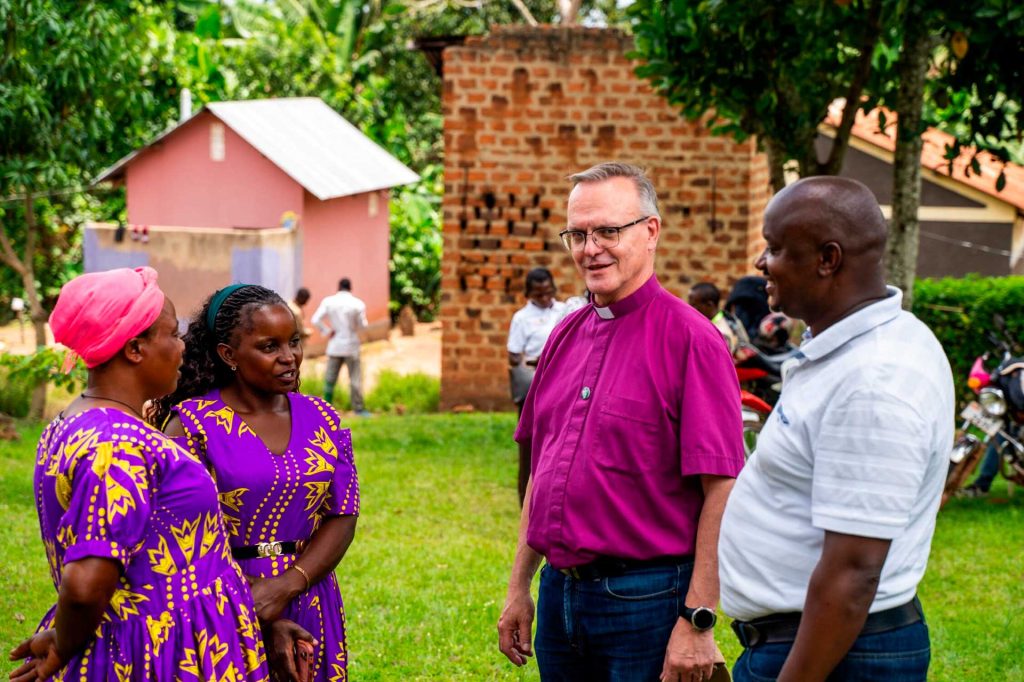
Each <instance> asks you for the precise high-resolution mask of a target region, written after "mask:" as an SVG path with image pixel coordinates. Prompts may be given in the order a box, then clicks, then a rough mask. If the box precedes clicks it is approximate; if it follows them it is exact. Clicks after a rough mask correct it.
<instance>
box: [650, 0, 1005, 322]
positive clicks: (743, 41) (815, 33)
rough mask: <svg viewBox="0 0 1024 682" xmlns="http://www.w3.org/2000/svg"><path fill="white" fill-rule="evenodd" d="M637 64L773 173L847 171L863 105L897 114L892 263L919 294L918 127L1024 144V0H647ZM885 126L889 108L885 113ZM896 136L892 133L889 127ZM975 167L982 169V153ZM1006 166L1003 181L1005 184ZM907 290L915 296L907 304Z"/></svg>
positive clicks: (780, 180) (690, 112)
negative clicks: (826, 138) (748, 146)
mask: <svg viewBox="0 0 1024 682" xmlns="http://www.w3.org/2000/svg"><path fill="white" fill-rule="evenodd" d="M630 12H631V16H632V17H633V19H634V21H635V26H634V32H635V35H636V56H637V57H639V58H640V59H642V60H643V62H644V63H643V65H642V66H640V67H639V68H638V70H637V72H638V74H640V75H641V76H643V77H645V78H648V79H649V80H650V81H651V83H652V84H653V85H654V87H655V88H656V89H657V90H658V91H660V92H661V93H663V94H664V95H665V96H666V97H667V98H668V100H669V101H670V102H671V103H673V104H675V105H677V106H678V107H679V108H680V109H681V111H682V112H683V113H684V114H685V115H686V116H688V117H690V118H691V119H694V118H700V117H705V118H706V120H707V123H708V125H709V127H710V128H711V130H712V131H713V132H715V133H717V134H724V135H730V136H732V137H734V138H736V139H739V140H742V139H744V138H746V137H749V136H751V135H755V136H757V139H758V142H759V144H760V145H761V147H762V148H763V149H764V150H765V151H766V152H767V155H768V159H769V167H770V170H771V179H772V185H773V187H774V188H775V189H776V190H777V189H779V188H781V187H782V186H784V184H785V176H784V173H783V169H784V168H785V167H786V166H787V164H791V165H792V166H793V167H795V169H796V170H797V171H798V173H799V174H800V175H819V174H837V173H838V172H839V170H840V169H841V167H842V160H843V155H844V153H845V150H846V148H847V145H848V140H849V135H850V130H851V126H852V124H853V122H854V120H855V115H856V112H857V110H858V109H864V110H870V109H873V108H875V107H877V106H887V107H889V108H890V109H891V110H893V111H894V112H895V113H896V114H897V117H898V119H899V124H898V127H897V131H896V138H897V150H896V155H895V159H894V187H893V190H894V192H893V193H894V199H893V220H892V226H893V237H892V238H891V239H890V251H889V254H888V256H889V266H890V275H891V277H892V278H893V279H894V281H896V282H897V283H898V284H899V285H900V286H901V287H902V288H903V289H904V291H905V292H906V293H908V294H909V292H910V290H911V285H912V283H913V277H914V264H915V262H916V254H917V237H918V233H917V217H916V216H917V206H918V201H919V193H920V167H919V166H920V161H919V159H920V151H921V147H920V136H921V134H922V133H923V132H924V130H925V129H926V128H927V127H928V126H929V125H939V126H941V127H942V128H943V129H944V130H946V131H947V132H949V133H951V134H952V135H953V136H954V138H955V142H954V143H953V144H952V145H951V147H950V149H949V150H947V157H948V158H949V159H950V163H951V164H952V159H954V158H956V157H957V156H958V155H959V153H960V151H961V148H962V147H963V146H967V145H970V146H971V148H972V149H973V151H974V153H975V154H977V153H981V152H986V151H987V152H991V153H992V154H993V155H995V157H996V158H997V159H1001V160H1002V161H1004V162H1006V161H1009V160H1011V159H1013V158H1014V155H1015V153H1018V152H1019V150H1020V148H1021V135H1022V130H1021V128H1020V126H1019V125H1018V118H1019V116H1018V114H1019V112H1020V106H1021V103H1022V102H1024V79H1022V78H1021V75H1022V74H1021V70H1022V69H1024V6H1021V5H1020V3H1011V2H1006V1H1005V0H982V1H981V2H976V3H962V2H954V1H953V0H940V1H938V2H927V1H925V0H831V1H829V0H794V1H793V2H788V3H749V2H743V1H742V0H637V2H636V3H635V4H634V5H633V6H632V7H631V9H630ZM838 99H843V100H845V103H846V104H845V108H844V110H843V115H842V120H841V122H840V123H839V125H838V126H837V129H836V134H835V137H834V138H833V140H832V142H831V150H830V153H829V154H828V156H827V158H825V159H819V157H818V152H817V149H816V146H815V140H816V138H817V132H818V126H819V125H820V124H821V123H822V122H823V121H824V119H825V118H826V116H827V115H828V108H829V105H830V104H831V103H832V102H834V101H836V100H838ZM880 122H881V124H882V126H883V127H887V126H886V117H885V116H882V117H880ZM886 132H887V133H888V134H891V133H892V131H890V130H886ZM972 168H973V171H974V172H978V171H979V164H978V161H977V158H975V159H974V160H973V164H972ZM1004 183H1005V177H1004V176H1002V175H1001V176H1000V178H999V180H998V182H997V187H998V188H999V189H1001V188H1002V186H1003V184H1004ZM910 303H911V302H910V300H909V296H908V299H907V305H908V306H909V305H910Z"/></svg>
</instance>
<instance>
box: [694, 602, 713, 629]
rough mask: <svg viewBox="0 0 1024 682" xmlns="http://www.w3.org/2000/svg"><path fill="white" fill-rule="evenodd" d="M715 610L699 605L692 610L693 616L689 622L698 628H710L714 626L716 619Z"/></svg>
mask: <svg viewBox="0 0 1024 682" xmlns="http://www.w3.org/2000/svg"><path fill="white" fill-rule="evenodd" d="M717 619H718V618H717V616H715V612H714V611H712V610H711V609H709V608H705V607H703V606H702V607H699V608H696V609H694V610H693V616H692V617H691V618H690V622H691V623H692V624H693V627H694V628H696V629H698V630H710V629H711V628H713V627H715V621H716V620H717Z"/></svg>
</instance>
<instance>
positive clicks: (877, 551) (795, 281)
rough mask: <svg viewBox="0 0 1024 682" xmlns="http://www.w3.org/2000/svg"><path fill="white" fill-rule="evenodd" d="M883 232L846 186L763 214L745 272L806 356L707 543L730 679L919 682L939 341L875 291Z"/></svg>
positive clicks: (866, 198)
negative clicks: (792, 323)
mask: <svg viewBox="0 0 1024 682" xmlns="http://www.w3.org/2000/svg"><path fill="white" fill-rule="evenodd" d="M887 231H888V228H887V227H886V223H885V219H884V218H883V217H882V212H881V210H880V209H879V206H878V202H877V201H876V200H875V198H874V196H873V195H872V194H871V191H870V190H869V189H868V188H867V187H865V186H864V185H862V184H861V183H859V182H856V181H855V180H849V179H845V178H836V177H814V178H806V179H804V180H800V181H799V182H797V183H794V184H792V185H790V186H789V187H787V188H786V189H784V190H782V191H781V192H779V193H778V194H776V195H775V197H774V198H773V199H772V201H771V203H770V204H769V205H768V208H767V210H766V212H765V218H764V238H765V241H766V243H767V246H766V248H765V251H764V253H763V254H762V255H761V257H760V258H758V261H757V263H756V267H757V268H758V269H759V270H761V271H762V272H763V273H764V274H765V276H766V277H767V278H768V284H767V292H768V296H769V303H770V305H771V306H772V309H773V310H781V311H782V312H784V313H786V314H787V315H789V316H790V317H795V318H798V319H802V320H803V321H804V322H806V323H807V327H808V330H807V332H806V333H805V335H804V336H805V340H804V342H803V344H802V345H801V346H800V353H799V355H798V356H797V357H796V358H795V359H794V360H792V361H789V362H788V363H787V365H788V366H787V367H784V368H783V376H784V377H785V383H784V384H783V388H782V394H781V396H780V397H779V402H778V404H777V405H776V406H775V409H774V410H773V411H772V414H771V416H770V417H769V418H768V421H767V423H766V424H765V426H764V429H763V430H762V431H761V435H760V437H759V438H758V441H757V450H756V451H755V452H754V454H753V455H752V456H751V458H750V460H749V461H748V462H747V466H746V467H744V469H743V471H742V472H741V473H740V475H739V478H738V479H737V480H736V485H735V487H734V488H733V490H732V495H731V496H730V497H729V501H728V504H727V505H726V508H725V514H724V516H723V517H722V526H721V532H720V536H719V541H718V562H719V576H720V581H721V594H722V609H723V610H724V611H725V613H726V614H728V615H729V616H731V617H733V618H735V619H736V620H735V621H734V623H733V629H734V630H735V631H736V634H737V637H738V638H739V640H740V642H741V644H743V646H744V651H743V654H742V655H741V656H740V658H739V660H738V661H737V662H736V665H735V667H734V668H733V678H734V679H735V680H736V681H737V682H745V681H747V680H776V679H777V680H780V681H795V680H799V681H800V682H821V681H824V680H825V679H828V680H831V681H837V682H838V681H845V680H904V681H907V682H917V681H920V682H924V680H925V679H926V678H927V675H928V664H929V660H930V652H931V648H930V643H929V637H928V628H927V626H926V625H925V621H924V614H923V610H922V608H921V603H920V601H919V600H918V598H917V595H916V592H917V586H918V583H920V581H921V578H922V576H923V575H924V571H925V566H926V565H927V562H928V553H929V550H930V549H931V542H932V536H933V534H934V532H935V516H936V513H937V512H938V509H939V499H940V497H941V495H942V488H943V484H944V482H945V477H946V468H947V462H948V455H949V450H950V448H951V447H952V444H953V425H954V421H953V420H954V414H953V407H954V391H953V376H952V373H951V372H950V368H949V362H948V361H947V359H946V356H945V353H944V352H943V350H942V347H941V346H940V345H939V342H938V341H937V340H936V338H935V335H934V334H932V332H931V330H929V329H928V328H927V327H926V326H925V325H924V324H922V323H921V321H920V320H918V319H917V318H916V317H914V315H912V314H911V313H909V312H906V311H904V310H903V309H902V308H901V302H902V294H901V292H900V291H899V290H898V289H896V288H894V287H887V286H886V284H885V279H884V278H885V267H884V265H883V263H882V258H883V256H884V254H885V243H886V238H887Z"/></svg>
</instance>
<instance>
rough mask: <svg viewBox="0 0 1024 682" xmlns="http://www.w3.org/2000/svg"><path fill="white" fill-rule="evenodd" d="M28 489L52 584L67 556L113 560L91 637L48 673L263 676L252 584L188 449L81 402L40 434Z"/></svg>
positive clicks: (49, 621)
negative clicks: (106, 600)
mask: <svg viewBox="0 0 1024 682" xmlns="http://www.w3.org/2000/svg"><path fill="white" fill-rule="evenodd" d="M35 494H36V506H37V507H38V510H39V525H40V529H41V531H42V537H43V545H44V546H45V548H46V557H47V559H48V560H49V563H50V573H51V576H52V578H53V584H54V585H55V586H56V587H57V589H58V590H59V589H60V582H61V575H62V572H63V569H64V566H65V565H66V564H69V563H71V562H73V561H78V560H81V559H85V558H87V557H104V558H108V559H114V560H116V561H117V562H119V563H120V564H121V566H122V567H123V570H122V575H121V579H120V584H119V585H118V586H117V589H116V591H115V592H114V596H113V597H112V598H111V600H110V605H109V606H108V607H107V610H106V613H105V614H104V616H103V621H102V623H101V624H100V626H99V628H98V629H97V631H96V639H95V640H93V642H92V643H91V644H89V645H88V647H86V648H85V649H84V650H83V651H82V652H80V653H79V654H78V655H76V656H75V657H74V658H72V659H71V660H70V661H68V663H67V665H66V666H65V667H64V668H63V669H62V670H61V671H60V672H59V673H58V674H57V675H56V676H55V677H54V679H56V680H74V681H75V682H78V681H79V680H83V681H93V680H95V681H101V680H116V681H118V682H124V681H125V680H202V681H204V682H205V681H206V680H217V681H218V682H220V681H222V680H223V681H225V682H226V681H228V680H230V681H232V682H237V681H238V680H267V679H268V674H267V667H266V656H265V655H264V652H263V640H262V638H261V636H260V631H259V626H258V623H257V620H256V612H255V608H254V607H253V601H252V593H251V592H250V591H249V585H248V583H247V582H246V581H245V578H244V577H243V575H242V572H241V570H240V569H239V567H238V564H236V563H235V562H234V561H233V560H232V558H231V551H230V548H229V546H228V543H227V539H226V537H225V533H224V526H223V521H222V519H221V515H220V510H219V508H218V505H217V490H216V488H215V487H214V484H213V480H212V479H211V478H210V475H209V473H207V471H206V469H205V468H204V467H203V465H202V463H201V462H199V461H198V460H197V459H196V458H195V457H194V456H192V455H191V454H189V453H188V452H186V451H185V450H184V449H182V448H180V447H178V446H177V445H175V444H174V443H172V442H171V441H170V439H168V438H167V437H166V436H164V434H162V433H160V432H159V431H157V430H155V429H153V428H151V427H150V426H149V425H147V424H146V423H144V422H143V421H141V420H139V419H136V418H135V417H133V416H131V415H128V414H126V413H124V412H120V411H118V410H112V409H91V410H86V411H84V412H80V413H79V414H76V415H74V416H71V417H68V418H66V419H65V418H61V417H58V418H57V419H55V420H54V421H53V422H51V423H50V425H49V426H48V427H47V428H46V430H45V431H44V432H43V435H42V438H41V439H40V442H39V449H38V451H37V456H36V469H35ZM55 608H56V607H54V608H51V609H50V611H49V613H47V614H46V617H45V618H43V621H42V623H40V626H39V630H40V631H41V630H44V629H47V628H49V627H52V626H53V618H54V610H55Z"/></svg>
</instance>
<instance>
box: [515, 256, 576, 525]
mask: <svg viewBox="0 0 1024 682" xmlns="http://www.w3.org/2000/svg"><path fill="white" fill-rule="evenodd" d="M525 293H526V301H527V302H526V305H524V306H523V307H522V308H520V309H519V310H517V311H516V314H515V315H513V316H512V324H511V325H510V326H509V330H508V364H509V383H510V385H511V390H512V401H513V402H515V404H516V407H518V408H519V413H520V414H522V412H523V401H524V400H526V392H527V391H528V390H529V388H530V381H531V380H532V379H533V372H534V369H535V368H536V366H537V358H538V357H540V352H541V351H542V350H544V344H545V343H546V342H547V340H548V336H550V334H551V331H552V330H553V329H554V328H555V326H556V325H557V324H558V323H559V322H561V320H562V318H563V317H565V314H566V312H567V311H566V307H565V304H564V303H561V302H559V301H557V300H555V294H556V290H555V280H554V278H553V277H552V276H551V272H550V271H548V269H547V268H534V269H533V270H530V272H528V273H527V274H526V291H525ZM529 477H530V453H529V451H524V449H523V447H522V446H519V506H522V504H523V496H524V495H525V494H526V482H527V480H528V479H529Z"/></svg>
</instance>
